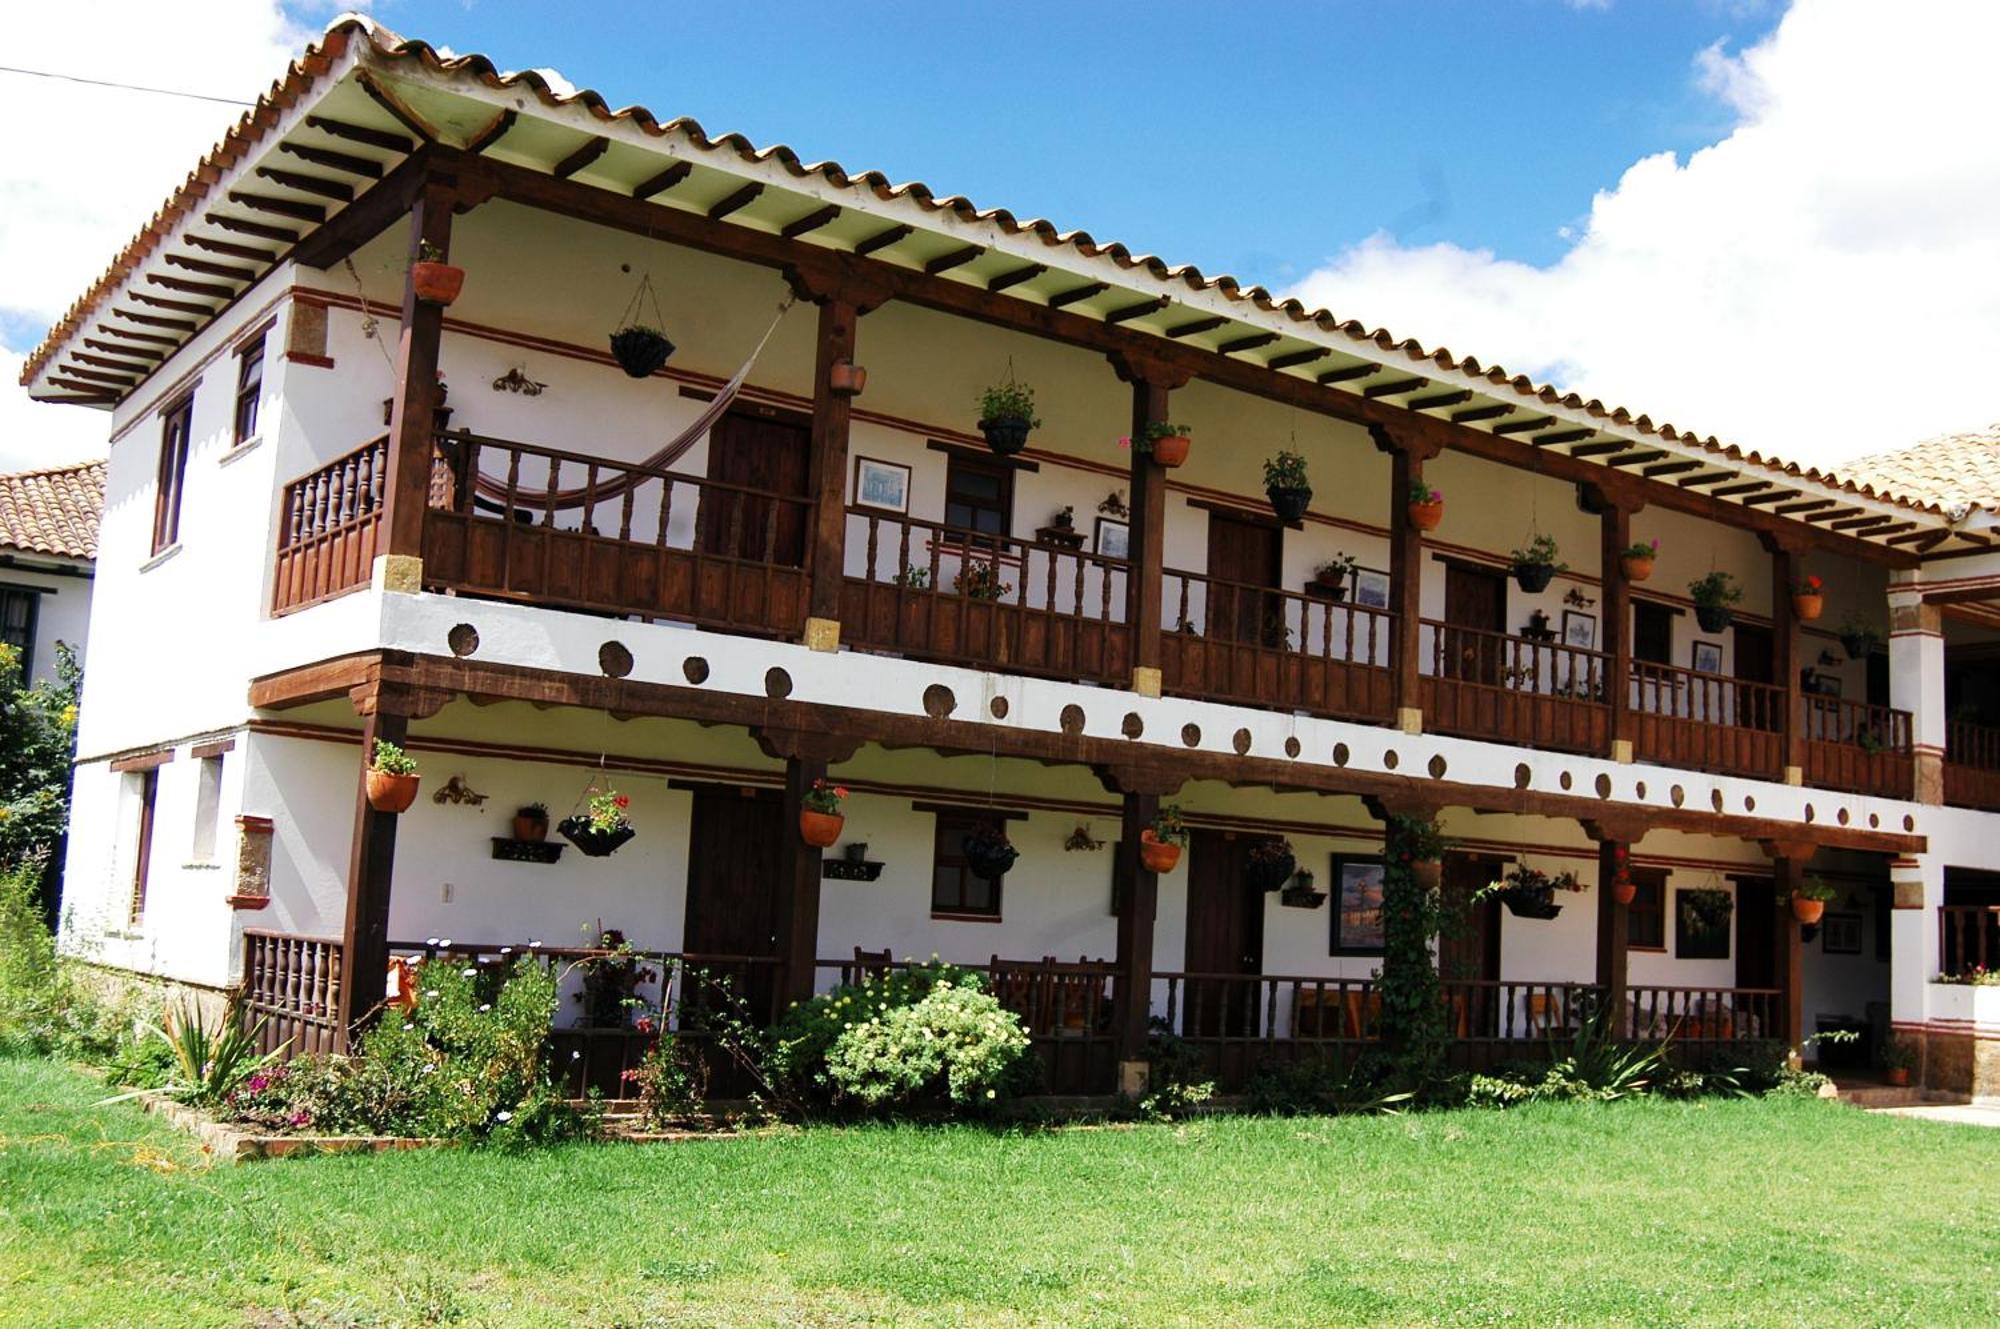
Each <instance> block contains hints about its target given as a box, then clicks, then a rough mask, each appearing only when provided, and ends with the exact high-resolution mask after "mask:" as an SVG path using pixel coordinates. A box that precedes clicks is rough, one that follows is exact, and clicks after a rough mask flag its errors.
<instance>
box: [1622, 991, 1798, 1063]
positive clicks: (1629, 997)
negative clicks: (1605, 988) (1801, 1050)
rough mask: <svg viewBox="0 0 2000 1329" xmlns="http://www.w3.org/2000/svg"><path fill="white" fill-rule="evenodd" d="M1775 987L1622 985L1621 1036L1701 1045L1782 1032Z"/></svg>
mask: <svg viewBox="0 0 2000 1329" xmlns="http://www.w3.org/2000/svg"><path fill="white" fill-rule="evenodd" d="M1783 1000H1784V994H1783V993H1781V992H1779V991H1778V990H1777V989H1775V988H1735V987H1661V986H1655V985H1646V984H1634V985H1632V986H1631V987H1628V988H1626V989H1625V1013H1624V1018H1623V1022H1622V1023H1621V1024H1620V1025H1619V1034H1620V1036H1621V1037H1623V1038H1628V1039H1632V1040H1635V1041H1638V1042H1645V1043H1667V1044H1671V1045H1673V1046H1676V1047H1682V1048H1705V1047H1709V1046H1711V1045H1714V1044H1717V1043H1746V1042H1761V1041H1767V1040H1770V1039H1779V1038H1783V1037H1784V1036H1785V1024H1784V1019H1783V1015H1782V1013H1781V1010H1780V1007H1781V1005H1782V1003H1783Z"/></svg>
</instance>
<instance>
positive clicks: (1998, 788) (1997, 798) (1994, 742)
mask: <svg viewBox="0 0 2000 1329" xmlns="http://www.w3.org/2000/svg"><path fill="white" fill-rule="evenodd" d="M1944 801H1945V802H1947V803H1949V804H1951V805H1952V806H1953V807H1961V808H1980V809H1983V810H1984V811H1988V812H1994V811H2000V729H1991V728H1988V727H1987V726H1985V725H1977V724H1969V723H1967V722H1965V721H1963V720H1953V721H1951V722H1949V723H1948V724H1946V725H1945V739H1944Z"/></svg>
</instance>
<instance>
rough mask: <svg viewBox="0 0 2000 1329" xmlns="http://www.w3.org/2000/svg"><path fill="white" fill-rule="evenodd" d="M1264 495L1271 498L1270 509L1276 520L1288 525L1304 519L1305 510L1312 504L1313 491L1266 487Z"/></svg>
mask: <svg viewBox="0 0 2000 1329" xmlns="http://www.w3.org/2000/svg"><path fill="white" fill-rule="evenodd" d="M1264 497H1266V498H1268V499H1270V500H1271V511H1272V512H1274V513H1276V514H1277V517H1278V520H1279V521H1281V522H1284V523H1285V524H1287V525H1290V524H1291V523H1293V522H1296V521H1303V520H1304V519H1305V515H1306V510H1307V509H1308V508H1310V507H1311V506H1312V498H1313V491H1312V490H1310V489H1305V488H1298V489H1266V490H1265V491H1264Z"/></svg>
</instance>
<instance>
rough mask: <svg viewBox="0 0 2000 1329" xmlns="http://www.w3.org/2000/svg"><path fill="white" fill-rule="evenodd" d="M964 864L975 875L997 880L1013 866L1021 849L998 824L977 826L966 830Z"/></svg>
mask: <svg viewBox="0 0 2000 1329" xmlns="http://www.w3.org/2000/svg"><path fill="white" fill-rule="evenodd" d="M963 852H964V854H965V865H966V866H967V867H969V868H971V869H972V873H973V875H974V876H976V877H980V878H983V879H984V880H986V881H998V880H1000V878H1001V877H1003V876H1005V875H1006V874H1007V870H1008V869H1009V868H1011V867H1013V866H1014V860H1015V859H1017V858H1019V857H1020V856H1021V851H1020V850H1018V849H1016V848H1015V847H1014V842H1013V841H1011V840H1009V839H1008V838H1007V832H1006V831H1005V830H1004V829H1002V828H1001V827H1000V826H999V824H997V823H995V824H993V825H988V826H979V827H975V828H974V829H972V830H970V831H968V832H966V836H965V847H964V851H963Z"/></svg>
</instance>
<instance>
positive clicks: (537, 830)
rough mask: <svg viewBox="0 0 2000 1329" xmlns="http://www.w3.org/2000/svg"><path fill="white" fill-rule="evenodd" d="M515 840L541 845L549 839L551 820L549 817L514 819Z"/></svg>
mask: <svg viewBox="0 0 2000 1329" xmlns="http://www.w3.org/2000/svg"><path fill="white" fill-rule="evenodd" d="M514 838H515V839H516V840H527V841H529V842H530V843H533V844H540V843H541V842H542V841H543V840H546V839H548V838H549V819H548V818H547V817H516V818H514Z"/></svg>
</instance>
